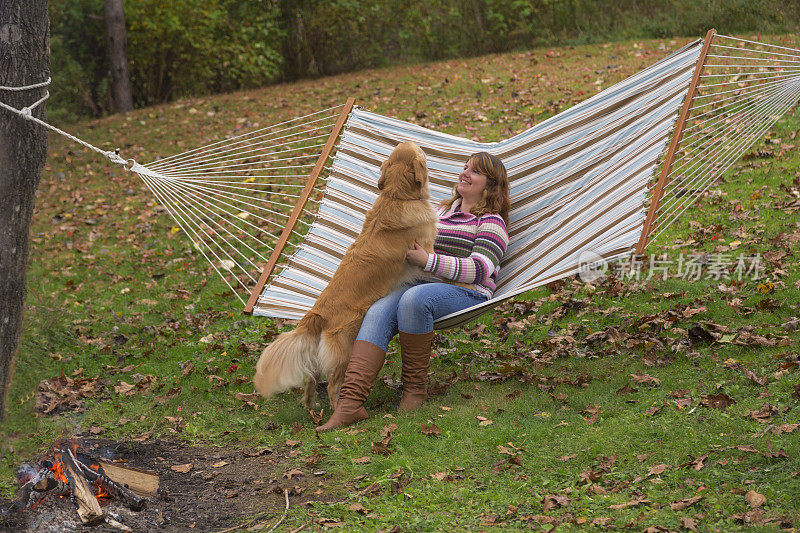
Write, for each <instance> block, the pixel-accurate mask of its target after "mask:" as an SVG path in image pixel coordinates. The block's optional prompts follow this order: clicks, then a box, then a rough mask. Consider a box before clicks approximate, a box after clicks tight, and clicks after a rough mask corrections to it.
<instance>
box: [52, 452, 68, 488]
mask: <svg viewBox="0 0 800 533" xmlns="http://www.w3.org/2000/svg"><path fill="white" fill-rule="evenodd" d="M50 470H51V471H52V472H53V473H54V474H55V475H56V479H60V480H61V481H63V482H64V483H69V481H68V480H67V476H65V475H64V462H63V461H62V460H61V454H58V455H56V456H55V462H53V466H52V467H51V468H50Z"/></svg>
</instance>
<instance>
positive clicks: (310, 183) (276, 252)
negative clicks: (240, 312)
mask: <svg viewBox="0 0 800 533" xmlns="http://www.w3.org/2000/svg"><path fill="white" fill-rule="evenodd" d="M355 103H356V100H355V98H348V99H347V102H345V104H344V107H343V108H342V112H341V113H340V114H339V119H338V120H337V121H336V124H335V125H334V126H333V129H332V130H331V134H330V136H329V137H328V142H326V143H325V146H324V147H323V148H322V153H320V155H319V159H317V164H316V165H315V166H314V169H313V170H312V171H311V174H309V176H308V180H307V181H306V185H305V187H303V190H302V191H301V192H300V198H298V200H297V204H296V205H295V206H294V209H293V210H292V214H291V215H290V216H289V220H288V222H287V223H286V227H285V228H283V231H282V232H281V235H280V237H278V242H277V243H276V244H275V248H273V250H272V255H270V257H269V260H268V261H267V264H266V266H265V267H264V270H263V271H262V272H261V276H260V277H259V278H258V282H257V283H256V285H255V287H253V291H252V292H251V293H250V298H249V299H248V300H247V303H246V304H245V306H244V312H245V313H247V314H250V313H252V312H253V308H254V307H255V305H256V302H257V301H258V297H259V296H260V295H261V291H263V290H264V285H266V284H267V280H268V279H269V277H270V276H271V275H272V272H273V270H275V266H276V265H277V264H278V260H279V259H280V257H281V255H282V254H283V249H284V247H285V246H286V243H287V242H288V241H289V236H290V235H291V234H292V230H294V227H295V226H296V225H297V221H298V219H299V218H300V214H301V213H302V212H303V209H304V208H305V206H306V202H307V201H308V198H309V197H310V196H311V193H312V192H313V190H314V186H315V185H316V184H317V179H318V178H319V175H320V173H321V172H322V168H323V166H324V165H325V161H327V160H328V157H329V156H330V155H331V151H333V146H334V144H335V143H336V139H338V138H339V134H340V133H341V132H342V128H343V127H344V123H345V122H346V121H347V116H348V115H349V114H350V111H352V110H353V105H355Z"/></svg>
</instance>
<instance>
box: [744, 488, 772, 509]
mask: <svg viewBox="0 0 800 533" xmlns="http://www.w3.org/2000/svg"><path fill="white" fill-rule="evenodd" d="M744 499H745V501H747V504H748V505H749V506H750V507H751V508H753V509H755V508H756V507H761V506H762V505H764V504H765V503H766V502H767V498H766V497H765V496H764V495H763V494H760V493H758V492H756V491H754V490H748V491H747V492H746V493H745V495H744Z"/></svg>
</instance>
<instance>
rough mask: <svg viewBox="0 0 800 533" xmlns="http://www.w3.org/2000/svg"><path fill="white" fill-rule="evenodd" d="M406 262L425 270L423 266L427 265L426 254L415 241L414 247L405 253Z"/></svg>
mask: <svg viewBox="0 0 800 533" xmlns="http://www.w3.org/2000/svg"><path fill="white" fill-rule="evenodd" d="M406 262H407V263H409V264H411V265H414V266H418V267H421V268H425V265H427V264H428V252H426V251H425V249H424V248H422V246H420V245H419V243H418V242H417V241H414V247H413V248H411V249H410V250H409V251H407V252H406Z"/></svg>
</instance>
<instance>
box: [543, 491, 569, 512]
mask: <svg viewBox="0 0 800 533" xmlns="http://www.w3.org/2000/svg"><path fill="white" fill-rule="evenodd" d="M542 503H543V506H542V508H543V510H545V511H549V510H551V509H555V508H557V507H564V506H565V505H567V504H568V503H569V498H567V497H566V496H564V495H563V494H548V495H546V496H545V497H544V501H543V502H542Z"/></svg>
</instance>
